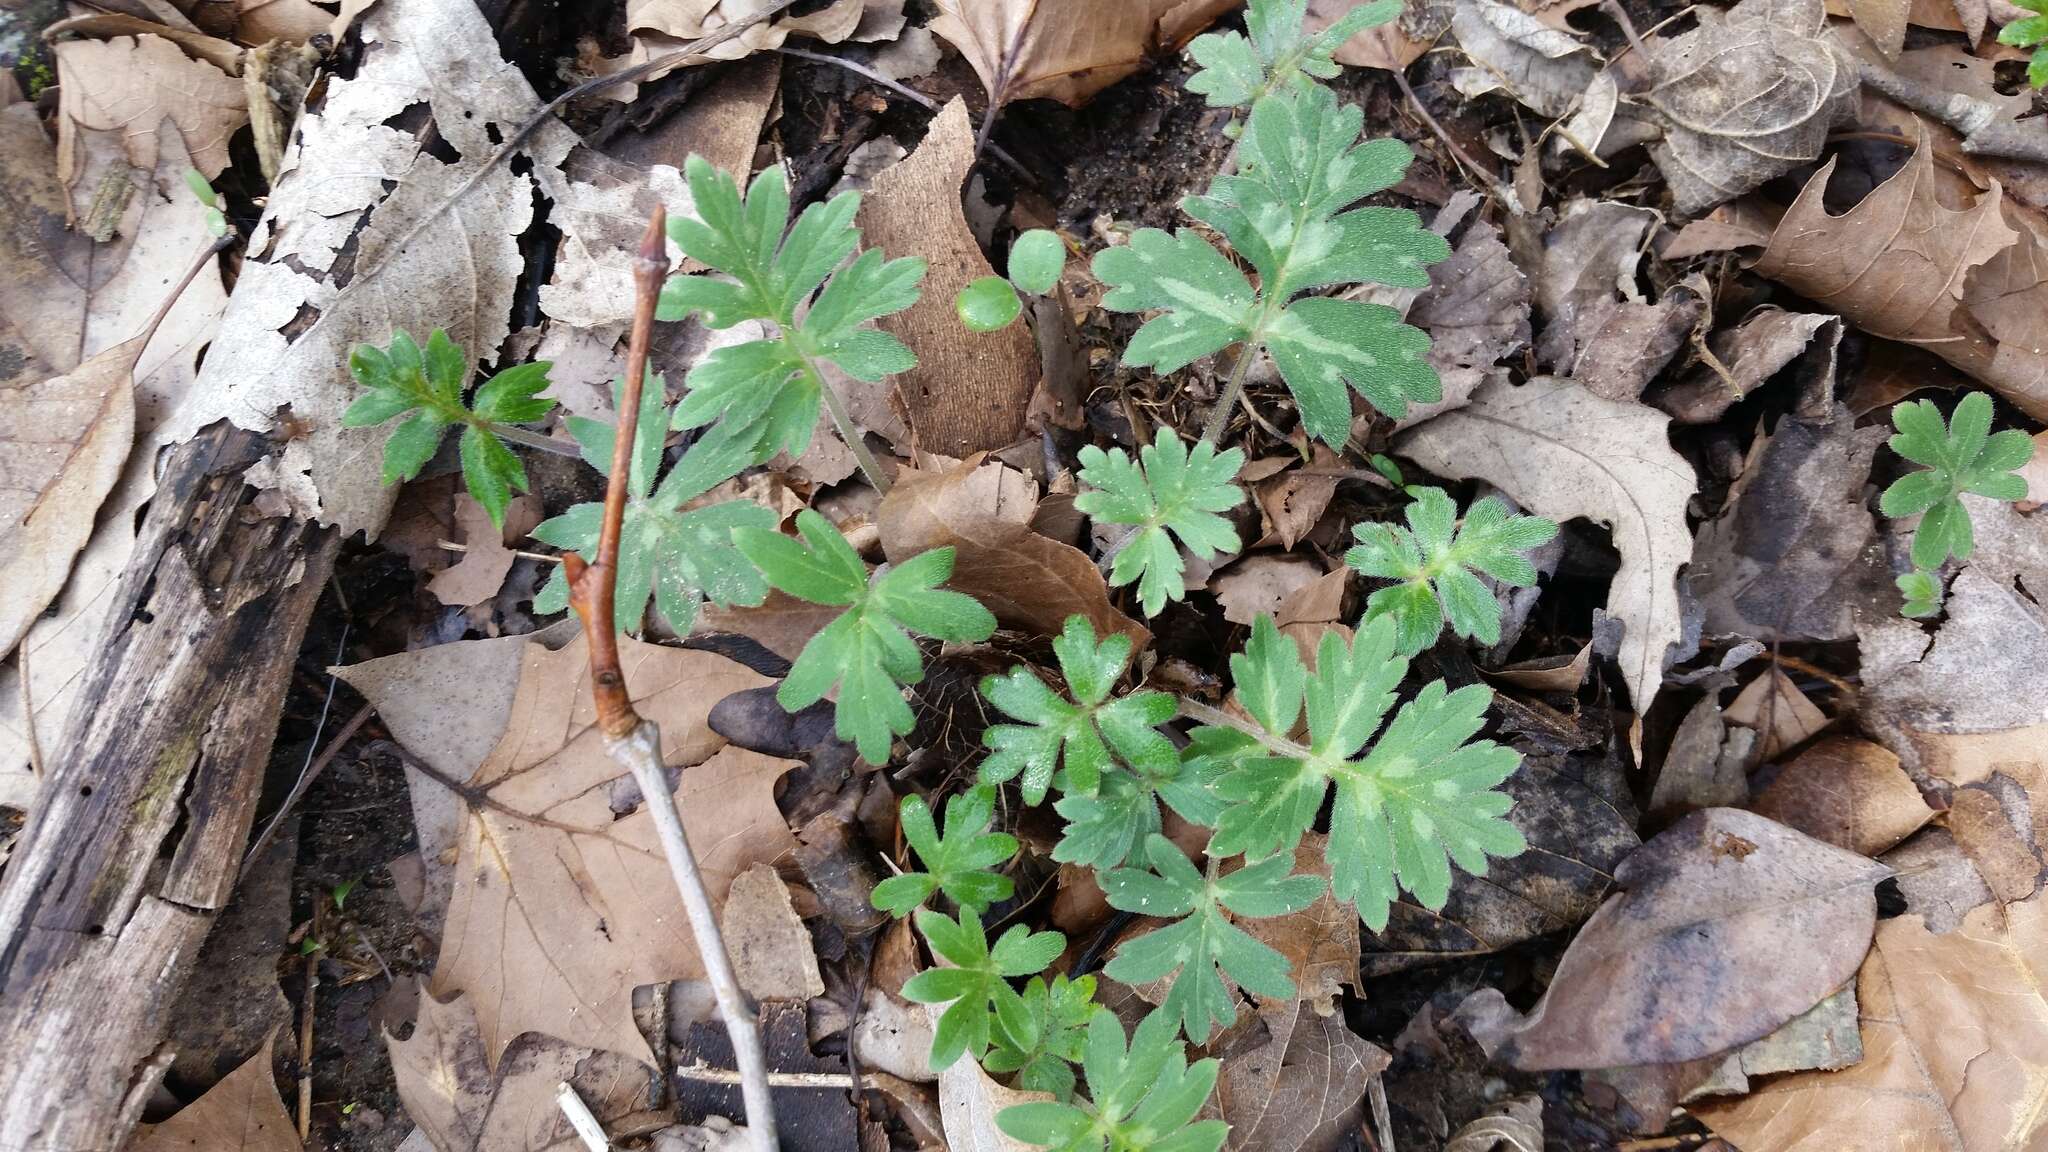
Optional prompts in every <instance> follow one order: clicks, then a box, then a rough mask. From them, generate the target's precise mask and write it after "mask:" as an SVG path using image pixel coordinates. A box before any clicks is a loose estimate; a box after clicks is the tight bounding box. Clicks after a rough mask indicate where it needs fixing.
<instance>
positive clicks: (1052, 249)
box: [1010, 228, 1067, 296]
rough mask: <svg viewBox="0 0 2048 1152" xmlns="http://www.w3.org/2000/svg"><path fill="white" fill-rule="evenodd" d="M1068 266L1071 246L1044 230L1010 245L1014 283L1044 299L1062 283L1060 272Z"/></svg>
mask: <svg viewBox="0 0 2048 1152" xmlns="http://www.w3.org/2000/svg"><path fill="white" fill-rule="evenodd" d="M1066 263H1067V246H1066V245H1065V244H1062V243H1060V238H1059V237H1058V236H1055V235H1054V234H1052V233H1051V232H1048V231H1046V230H1045V229H1043V228H1033V229H1032V230H1031V231H1029V232H1026V233H1024V234H1023V235H1022V236H1019V237H1017V242H1016V243H1015V244H1012V245H1011V246H1010V283H1012V284H1015V285H1016V286H1017V287H1018V289H1020V290H1021V291H1025V292H1029V293H1031V294H1032V295H1034V296H1043V295H1045V294H1046V293H1047V292H1050V291H1052V286H1053V285H1055V284H1057V283H1059V280H1060V269H1061V268H1063V267H1065V266H1066Z"/></svg>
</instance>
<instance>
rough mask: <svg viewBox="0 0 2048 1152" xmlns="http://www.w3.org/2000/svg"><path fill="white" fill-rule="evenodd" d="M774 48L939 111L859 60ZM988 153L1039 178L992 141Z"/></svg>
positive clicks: (1034, 180)
mask: <svg viewBox="0 0 2048 1152" xmlns="http://www.w3.org/2000/svg"><path fill="white" fill-rule="evenodd" d="M776 51H777V52H780V53H782V54H783V55H784V56H794V57H796V58H797V59H799V60H811V61H815V62H816V63H819V64H836V65H838V66H839V67H841V68H844V69H846V70H847V71H848V72H851V73H853V74H854V75H856V76H861V77H865V78H866V79H868V80H870V81H873V82H874V83H876V84H880V85H881V86H882V87H884V88H887V89H888V90H889V91H891V92H894V93H895V94H896V95H898V96H901V97H903V98H904V99H905V100H908V101H910V102H911V103H912V104H915V105H917V106H918V107H919V108H922V109H924V110H925V111H927V112H937V111H938V110H939V102H938V101H937V100H934V99H932V98H931V97H929V96H927V95H925V94H924V93H922V92H919V91H918V90H917V89H915V88H912V87H910V86H909V85H907V84H905V83H903V82H902V81H900V80H892V79H890V78H889V77H887V76H884V75H883V74H882V73H880V72H877V71H875V70H874V69H873V68H870V67H868V66H867V65H865V64H863V63H861V62H860V61H858V60H849V59H847V58H846V57H844V56H834V55H832V54H831V53H829V52H811V51H808V50H806V49H803V48H791V47H790V46H789V45H787V44H785V45H783V46H782V47H780V48H777V49H776ZM988 154H989V155H991V156H993V157H995V158H996V159H998V160H1000V161H1002V162H1003V164H1004V166H1005V167H1007V168H1009V169H1010V171H1012V172H1015V173H1016V174H1017V175H1019V176H1022V177H1023V178H1024V179H1026V180H1029V181H1030V182H1031V183H1032V184H1033V185H1036V184H1037V183H1038V177H1036V176H1034V175H1032V174H1031V170H1030V169H1029V168H1026V167H1024V165H1023V164H1021V163H1019V162H1018V160H1017V158H1016V157H1015V156H1012V155H1010V154H1009V153H1008V152H1005V151H1003V150H1002V148H1001V147H1000V146H998V145H996V144H994V143H991V144H989V145H988Z"/></svg>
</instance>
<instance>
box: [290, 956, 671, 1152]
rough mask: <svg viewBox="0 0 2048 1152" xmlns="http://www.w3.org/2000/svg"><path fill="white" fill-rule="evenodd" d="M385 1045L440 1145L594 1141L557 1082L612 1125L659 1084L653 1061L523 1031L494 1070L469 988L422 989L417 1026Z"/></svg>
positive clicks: (519, 1146) (543, 1150)
mask: <svg viewBox="0 0 2048 1152" xmlns="http://www.w3.org/2000/svg"><path fill="white" fill-rule="evenodd" d="M384 1045H385V1047H386V1048H387V1049H389V1050H390V1052H391V1070H392V1073H393V1075H394V1077H395V1078H396V1080H397V1082H398V1098H399V1099H400V1100H401V1101H403V1102H404V1103H405V1111H406V1115H408V1116H410V1117H411V1118H412V1120H413V1122H414V1123H416V1124H418V1125H419V1126H420V1130H421V1131H422V1132H423V1133H424V1134H425V1135H426V1137H427V1139H428V1141H429V1142H430V1143H431V1145H432V1146H433V1147H434V1148H435V1149H438V1150H439V1152H580V1150H581V1149H583V1148H584V1147H586V1146H585V1145H584V1143H583V1141H582V1139H581V1138H580V1137H579V1136H577V1135H576V1132H575V1130H574V1129H572V1128H571V1127H570V1126H569V1122H568V1119H567V1118H566V1117H564V1116H563V1114H562V1110H561V1109H560V1108H558V1107H556V1105H555V1092H556V1089H557V1086H558V1085H560V1084H563V1083H567V1084H568V1085H569V1086H570V1087H572V1088H574V1089H575V1090H576V1095H577V1097H578V1098H579V1099H581V1100H582V1101H583V1103H584V1105H585V1106H586V1107H588V1108H589V1109H590V1110H591V1113H592V1114H593V1115H595V1116H596V1117H597V1118H598V1120H599V1121H600V1122H601V1123H604V1124H606V1125H608V1126H609V1125H614V1124H616V1123H617V1122H619V1121H621V1120H624V1119H626V1118H627V1117H629V1116H632V1115H634V1114H635V1113H640V1112H646V1111H650V1110H651V1107H652V1105H653V1103H654V1101H655V1099H656V1098H657V1097H656V1094H657V1093H658V1092H659V1090H660V1080H661V1077H660V1073H658V1072H656V1071H655V1070H654V1069H653V1068H652V1067H650V1066H647V1065H644V1064H641V1063H639V1062H638V1061H634V1060H629V1059H627V1058H626V1057H624V1056H621V1055H619V1054H618V1053H616V1052H602V1051H596V1052H594V1051H591V1050H590V1049H588V1048H577V1047H574V1046H572V1045H569V1044H565V1043H563V1042H562V1041H560V1040H557V1039H555V1038H554V1037H552V1036H541V1035H526V1036H521V1037H519V1038H518V1039H517V1040H515V1041H514V1042H513V1044H512V1047H511V1048H510V1050H508V1051H507V1052H506V1053H505V1055H504V1057H503V1059H501V1060H499V1061H498V1062H497V1065H496V1070H495V1071H493V1068H492V1062H491V1061H490V1060H489V1059H488V1057H487V1053H486V1051H485V1047H484V1039H483V1033H482V1032H481V1031H480V1030H479V1028H478V1026H477V1014H476V1006H475V1004H474V1003H472V1002H471V1000H470V999H469V997H467V996H463V995H460V994H458V995H456V996H453V997H450V998H449V999H447V1000H439V999H436V998H435V997H433V996H431V995H422V996H421V997H420V998H419V1015H418V1018H417V1019H415V1020H414V1021H413V1026H412V1033H411V1034H410V1035H408V1036H407V1037H406V1038H405V1039H403V1040H400V1039H398V1038H396V1037H395V1036H393V1035H391V1033H390V1032H388V1031H387V1032H386V1033H385V1034H384ZM293 1147H297V1145H293Z"/></svg>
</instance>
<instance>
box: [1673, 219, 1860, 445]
mask: <svg viewBox="0 0 2048 1152" xmlns="http://www.w3.org/2000/svg"><path fill="white" fill-rule="evenodd" d="M1763 239H1764V238H1763V237H1761V236H1759V237H1758V239H1757V242H1758V243H1762V242H1763ZM1667 255H1668V249H1667ZM1841 343H1842V321H1841V318H1840V317H1838V316H1822V315H1818V314H1813V313H1805V312H1787V311H1785V310H1784V309H1782V308H1776V307H1772V306H1769V305H1766V306H1764V307H1762V308H1759V309H1757V310H1756V311H1755V312H1753V313H1751V314H1750V315H1748V316H1746V317H1744V318H1743V320H1742V322H1741V323H1740V324H1738V325H1736V326H1735V327H1733V328H1725V329H1723V330H1721V331H1719V332H1716V333H1714V334H1713V335H1712V336H1710V337H1708V339H1707V350H1708V351H1709V352H1711V353H1712V354H1713V358H1714V362H1711V363H1710V362H1706V357H1704V356H1702V357H1700V359H1701V360H1702V363H1700V364H1698V365H1697V366H1695V367H1694V368H1693V370H1692V371H1691V372H1690V373H1688V374H1687V375H1686V376H1685V378H1684V379H1682V380H1677V381H1672V382H1669V383H1664V382H1660V383H1659V384H1658V385H1657V386H1656V387H1654V388H1652V389H1651V390H1650V394H1649V395H1648V397H1646V399H1647V400H1648V402H1649V403H1651V404H1654V405H1656V406H1657V407H1659V408H1662V409H1664V410H1665V411H1666V412H1669V413H1671V415H1672V418H1673V419H1675V420H1677V421H1678V422H1679V423H1681V424H1711V423H1713V422H1714V421H1716V420H1719V419H1720V418H1721V417H1722V416H1724V415H1726V414H1727V412H1728V409H1730V408H1732V407H1734V406H1735V404H1736V402H1737V401H1740V400H1741V399H1743V398H1744V397H1746V396H1748V395H1750V394H1751V393H1753V392H1755V391H1756V390H1757V389H1758V388H1761V387H1763V386H1764V385H1765V384H1766V383H1768V382H1769V381H1770V379H1771V377H1772V376H1774V375H1776V374H1777V373H1778V371H1779V370H1780V369H1783V368H1785V367H1787V366H1789V365H1791V364H1793V363H1794V362H1798V363H1799V369H1798V372H1797V377H1798V382H1799V387H1800V393H1799V396H1800V415H1801V417H1802V418H1805V419H1809V420H1812V419H1816V418H1823V417H1824V416H1825V411H1824V410H1825V407H1826V400H1827V399H1828V398H1830V397H1832V395H1833V392H1834V377H1835V353H1836V350H1837V348H1838V347H1839V346H1840V345H1841ZM1809 397H1816V398H1817V399H1818V403H1810V402H1809ZM1812 408H1817V409H1821V411H1810V410H1809V409H1812Z"/></svg>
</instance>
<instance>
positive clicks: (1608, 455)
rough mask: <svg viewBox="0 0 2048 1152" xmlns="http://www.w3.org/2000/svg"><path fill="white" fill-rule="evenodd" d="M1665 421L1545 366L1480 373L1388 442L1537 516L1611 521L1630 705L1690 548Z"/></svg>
mask: <svg viewBox="0 0 2048 1152" xmlns="http://www.w3.org/2000/svg"><path fill="white" fill-rule="evenodd" d="M1667 422H1668V421H1667V418H1666V417H1665V416H1664V415H1663V414H1662V413H1660V412H1657V411H1655V410H1654V409H1651V408H1646V407H1644V406H1642V405H1640V404H1623V403H1618V402H1616V401H1612V400H1603V399H1601V398H1600V397H1598V396H1595V395H1593V394H1592V393H1590V392H1587V391H1586V390H1585V389H1583V388H1580V387H1579V386H1578V385H1577V384H1575V383H1573V382H1572V381H1570V380H1567V379H1564V378H1562V377H1555V376H1548V377H1538V378H1536V379H1534V380H1531V381H1529V382H1528V383H1527V384H1524V385H1522V386H1520V387H1514V386H1511V385H1508V384H1506V383H1502V382H1499V381H1489V382H1488V383H1486V384H1483V385H1481V386H1480V388H1479V390H1478V391H1476V392H1474V393H1473V394H1472V403H1471V405H1470V406H1469V407H1465V408H1460V409H1458V410H1456V411H1454V412H1446V413H1444V414H1443V415H1441V416H1438V417H1437V418H1436V419H1434V420H1431V421H1430V422H1429V423H1427V424H1424V425H1422V426H1421V427H1419V428H1414V429H1411V430H1409V431H1408V432H1406V433H1404V434H1403V435H1402V436H1401V438H1400V439H1399V440H1398V441H1397V444H1398V446H1399V448H1400V450H1401V451H1402V452H1404V453H1406V454H1407V455H1409V456H1410V457H1412V458H1414V459H1415V461H1416V462H1417V463H1419V464H1421V465H1422V466H1423V467H1425V468H1428V469H1429V470H1430V471H1432V472H1436V473H1438V474H1440V475H1444V476H1451V477H1456V478H1459V479H1465V478H1470V477H1478V478H1480V479H1483V480H1485V481H1487V482H1488V483H1490V484H1492V485H1494V486H1495V487H1497V488H1500V489H1502V490H1503V491H1506V492H1508V493H1509V494H1511V495H1513V496H1514V498H1515V500H1516V501H1517V502H1518V503H1520V504H1521V505H1522V506H1523V507H1524V508H1526V509H1528V510H1529V511H1531V512H1533V513H1535V514H1536V515H1539V516H1547V517H1549V518H1550V519H1552V520H1557V521H1560V522H1562V521H1565V520H1569V519H1571V518H1572V517H1574V516H1586V517H1589V518H1591V519H1593V520H1596V521H1598V522H1600V523H1603V524H1606V525H1607V526H1608V527H1609V528H1610V529H1611V530H1612V531H1613V533H1614V546H1615V549H1616V550H1617V551H1619V552H1620V553H1621V568H1620V570H1619V571H1617V572H1616V573H1615V575H1614V582H1613V584H1612V585H1611V586H1610V587H1609V589H1608V594H1607V612H1608V614H1609V615H1611V616H1614V617H1616V618H1618V619H1620V620H1621V621H1622V622H1623V624H1624V625H1625V631H1624V632H1623V634H1622V638H1621V648H1620V652H1619V660H1620V663H1621V674H1622V679H1623V680H1624V681H1626V682H1627V684H1628V689H1629V698H1630V702H1631V703H1632V704H1633V706H1634V708H1635V710H1636V713H1637V715H1641V714H1643V713H1645V712H1647V711H1649V708H1650V703H1651V702H1652V701H1653V700H1655V699H1656V697H1657V690H1658V688H1659V687H1660V686H1661V684H1662V682H1663V678H1664V659H1665V650H1666V649H1667V648H1668V647H1670V646H1671V645H1672V644H1675V643H1677V642H1678V641H1679V639H1680V633H1681V621H1680V606H1679V600H1678V584H1677V575H1678V569H1679V568H1680V567H1681V566H1682V565H1684V564H1685V563H1686V561H1687V560H1689V559H1690V558H1691V556H1692V536H1691V533H1690V531H1689V530H1688V529H1687V527H1686V523H1685V508H1686V502H1687V501H1689V500H1690V499H1691V498H1692V495H1693V492H1694V491H1695V484H1694V481H1693V474H1692V466H1691V465H1690V464H1687V463H1686V461H1685V458H1684V457H1682V456H1680V455H1679V454H1678V453H1676V452H1674V451H1672V450H1671V446H1670V444H1669V442H1668V441H1667V440H1666V439H1665V431H1664V430H1665V426H1666V424H1667Z"/></svg>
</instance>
